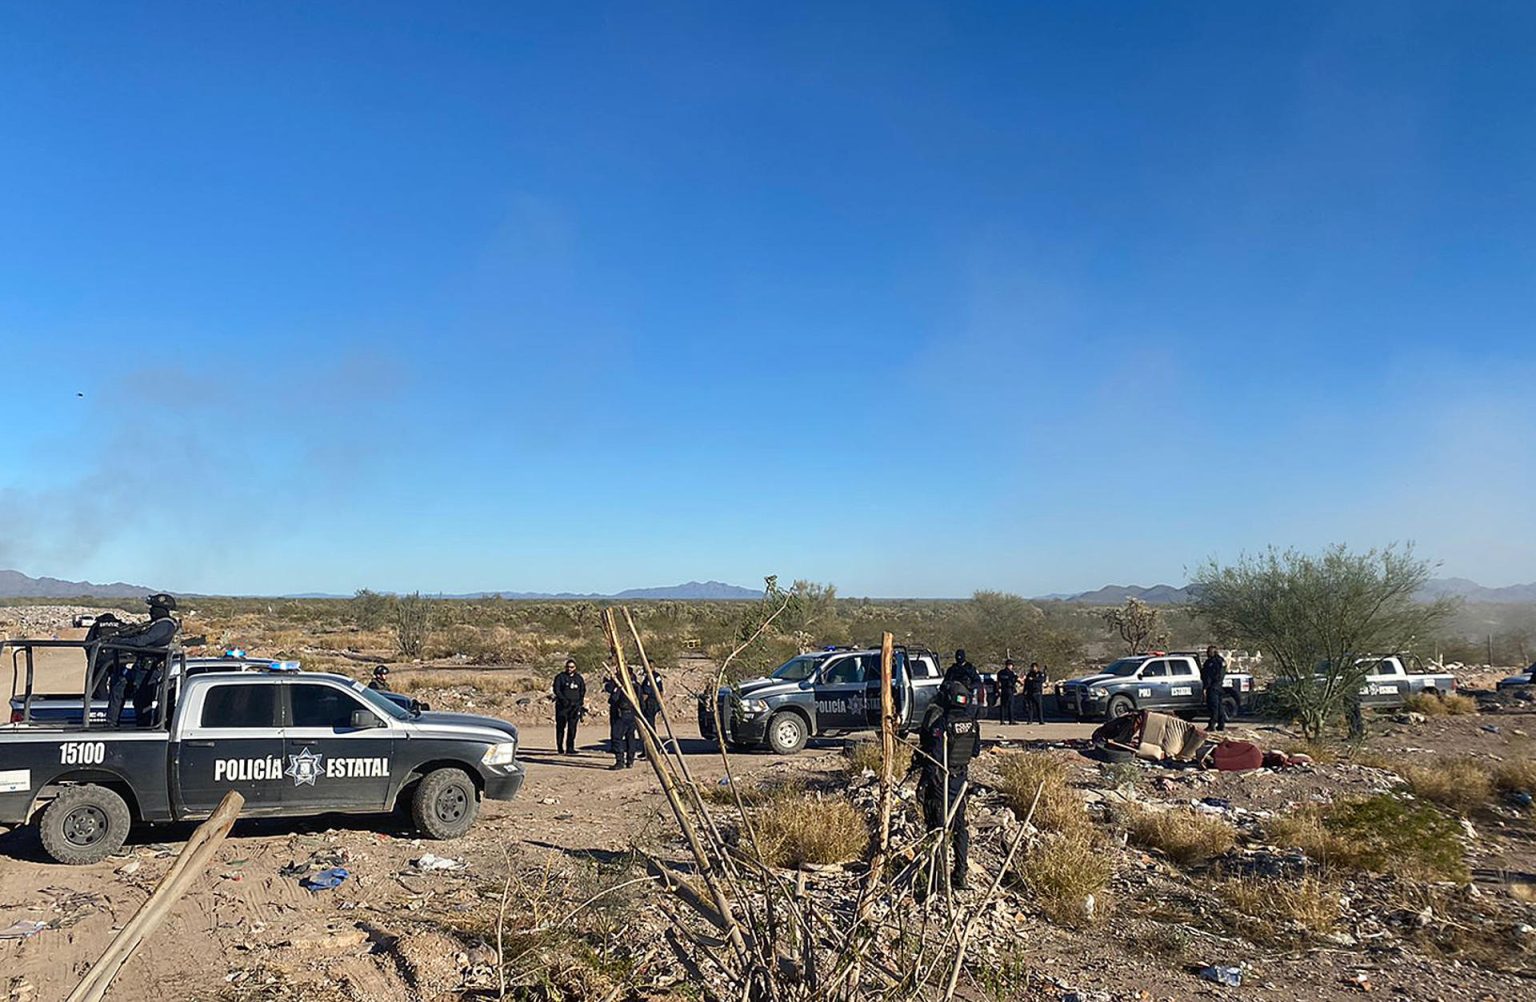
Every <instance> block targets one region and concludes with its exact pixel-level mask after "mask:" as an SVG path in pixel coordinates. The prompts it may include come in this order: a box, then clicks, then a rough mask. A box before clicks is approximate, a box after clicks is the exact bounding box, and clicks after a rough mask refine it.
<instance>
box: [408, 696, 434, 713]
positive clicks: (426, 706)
mask: <svg viewBox="0 0 1536 1002" xmlns="http://www.w3.org/2000/svg"><path fill="white" fill-rule="evenodd" d="M430 709H432V704H431V703H424V702H422V701H421V700H419V699H413V700H411V712H412V713H426V712H427V711H428V710H430Z"/></svg>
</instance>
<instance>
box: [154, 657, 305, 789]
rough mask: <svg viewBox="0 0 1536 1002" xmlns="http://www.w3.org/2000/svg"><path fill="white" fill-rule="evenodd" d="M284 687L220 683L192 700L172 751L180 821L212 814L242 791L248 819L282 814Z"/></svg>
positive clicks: (255, 681)
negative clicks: (232, 794)
mask: <svg viewBox="0 0 1536 1002" xmlns="http://www.w3.org/2000/svg"><path fill="white" fill-rule="evenodd" d="M278 699H279V691H278V686H276V685H274V684H273V683H272V682H270V681H267V680H261V679H252V680H250V681H240V680H235V679H232V680H230V681H228V682H214V683H213V684H211V685H207V686H200V687H198V688H197V689H194V690H193V692H192V693H190V694H188V696H187V705H186V707H185V709H184V710H183V711H182V718H181V722H180V723H179V724H178V725H177V731H176V732H175V733H174V734H173V735H172V737H173V741H172V743H171V747H170V761H171V767H170V777H171V789H172V790H173V791H174V792H175V798H176V808H177V815H178V816H179V817H196V816H201V815H204V814H208V813H211V812H212V811H213V809H214V808H215V807H217V806H218V803H219V801H220V800H222V799H223V798H224V794H225V793H227V792H228V791H230V790H238V791H239V792H240V795H241V796H243V797H245V805H246V806H245V808H244V813H251V814H255V813H271V812H274V811H276V810H278V809H279V807H280V804H281V800H280V797H281V793H282V788H283V732H282V730H281V723H280V717H279V705H278Z"/></svg>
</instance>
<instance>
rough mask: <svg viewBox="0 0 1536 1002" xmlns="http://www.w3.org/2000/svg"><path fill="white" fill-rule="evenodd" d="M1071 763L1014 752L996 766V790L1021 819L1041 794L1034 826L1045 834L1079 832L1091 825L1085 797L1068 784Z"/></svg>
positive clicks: (1037, 754) (1004, 756)
mask: <svg viewBox="0 0 1536 1002" xmlns="http://www.w3.org/2000/svg"><path fill="white" fill-rule="evenodd" d="M1070 768H1071V764H1070V763H1069V762H1068V761H1067V760H1066V759H1063V758H1061V757H1059V756H1056V755H1051V754H1048V753H1045V752H1013V753H1010V754H1007V755H1003V756H1001V758H1000V759H999V761H998V765H997V775H998V780H997V789H998V792H999V793H1001V794H1002V795H1003V798H1004V799H1005V800H1006V801H1007V802H1008V806H1009V807H1011V808H1013V811H1014V813H1015V814H1017V815H1018V816H1019V817H1020V818H1021V819H1022V818H1023V817H1025V816H1026V815H1027V814H1028V813H1029V807H1030V804H1032V803H1034V800H1035V791H1036V790H1039V791H1040V803H1039V805H1038V806H1037V807H1036V808H1035V816H1034V825H1035V827H1037V828H1040V829H1041V830H1043V831H1080V830H1083V829H1086V828H1089V827H1090V826H1091V822H1090V821H1089V818H1088V812H1087V811H1086V810H1085V809H1084V807H1083V798H1082V797H1081V796H1079V795H1078V793H1077V791H1076V790H1074V789H1072V787H1071V786H1069V785H1067V775H1068V773H1069V771H1070Z"/></svg>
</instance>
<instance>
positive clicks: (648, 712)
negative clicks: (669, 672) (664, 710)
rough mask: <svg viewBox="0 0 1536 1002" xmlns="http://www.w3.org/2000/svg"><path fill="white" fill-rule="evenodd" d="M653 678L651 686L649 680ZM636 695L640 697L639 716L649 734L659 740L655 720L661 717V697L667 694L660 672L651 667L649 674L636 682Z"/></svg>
mask: <svg viewBox="0 0 1536 1002" xmlns="http://www.w3.org/2000/svg"><path fill="white" fill-rule="evenodd" d="M653 676H654V677H655V679H656V685H655V686H654V687H653V686H652V685H651V678H652V677H653ZM637 681H638V687H637V691H636V694H637V695H638V696H639V697H640V715H641V716H643V717H644V718H645V723H646V726H647V727H649V728H650V729H651V733H652V734H655V735H656V740H657V741H658V742H659V741H660V740H661V734H660V732H658V731H657V730H656V718H657V717H658V716H660V715H661V697H662V696H664V695H666V693H667V683H666V680H665V679H663V678H662V677H661V672H659V671H657V670H656V669H655V667H654V666H653V667H652V668H651V671H650V674H648V675H644V676H642V677H641V678H639V679H638V680H637Z"/></svg>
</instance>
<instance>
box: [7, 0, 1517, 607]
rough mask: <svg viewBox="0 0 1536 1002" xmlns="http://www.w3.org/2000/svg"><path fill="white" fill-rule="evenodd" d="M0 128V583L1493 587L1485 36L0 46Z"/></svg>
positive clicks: (1047, 20) (956, 589)
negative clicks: (1220, 573)
mask: <svg viewBox="0 0 1536 1002" xmlns="http://www.w3.org/2000/svg"><path fill="white" fill-rule="evenodd" d="M0 95H3V97H0V227H3V234H4V237H3V239H0V357H3V358H4V359H5V361H6V364H7V370H8V374H9V376H10V378H9V379H8V380H7V385H6V391H5V394H4V398H5V406H6V408H7V412H8V415H9V419H8V420H7V422H6V429H7V431H6V433H4V434H0V566H14V567H17V568H19V569H21V570H25V571H27V572H29V573H33V574H52V575H56V576H66V577H90V578H92V579H126V580H131V581H138V582H145V583H149V584H154V585H159V586H165V587H177V588H185V589H197V590H205V591H233V592H245V593H272V592H291V591H312V590H324V591H340V592H345V591H349V590H351V589H354V588H357V587H363V586H368V587H374V588H387V589H416V588H419V589H422V590H426V591H469V590H477V589H490V588H506V589H517V590H544V589H549V590H580V591H588V590H593V591H610V590H617V589H621V588H625V587H633V586H643V585H651V584H659V583H671V582H675V581H681V580H687V579H691V578H699V579H703V578H719V579H724V580H729V581H734V582H737V583H742V584H748V585H750V584H754V583H756V582H758V581H759V580H760V579H761V577H762V575H764V574H768V573H777V574H779V575H781V576H783V577H785V578H792V577H808V578H813V579H817V580H825V581H832V582H835V583H836V584H837V585H838V586H839V588H840V589H841V590H842V591H843V592H844V593H846V594H869V595H963V594H968V593H969V592H970V591H972V590H973V589H976V588H1001V589H1006V590H1012V591H1018V592H1022V593H1026V594H1038V593H1043V592H1049V591H1070V590H1077V589H1084V588H1091V587H1096V586H1098V585H1100V584H1104V583H1106V582H1110V581H1114V582H1137V583H1144V584H1151V583H1154V582H1157V581H1168V582H1182V581H1183V580H1184V575H1185V569H1186V568H1187V567H1192V566H1194V565H1195V564H1198V563H1199V562H1201V561H1202V560H1203V559H1205V558H1206V557H1210V556H1216V557H1231V556H1235V555H1236V554H1238V553H1239V552H1241V551H1243V550H1245V549H1247V550H1251V549H1254V548H1258V547H1262V546H1265V545H1267V544H1270V543H1276V544H1281V545H1298V546H1302V547H1306V548H1317V547H1321V546H1323V545H1326V544H1328V543H1330V542H1348V543H1350V544H1352V545H1355V546H1368V545H1376V544H1382V543H1387V542H1390V541H1393V540H1403V539H1411V540H1415V541H1416V542H1417V545H1418V549H1419V551H1420V553H1421V554H1423V555H1425V556H1428V557H1431V558H1433V559H1436V560H1439V561H1442V567H1441V571H1442V573H1445V574H1460V575H1465V576H1468V577H1473V578H1476V579H1478V580H1480V581H1482V582H1483V583H1485V584H1490V585H1496V584H1505V583H1511V582H1514V581H1527V580H1532V579H1536V514H1533V513H1536V505H1532V504H1531V503H1530V498H1531V496H1532V492H1533V489H1536V447H1533V442H1536V438H1533V436H1532V430H1533V429H1532V417H1531V411H1530V408H1529V405H1528V400H1529V398H1530V396H1531V391H1532V387H1533V377H1536V336H1533V316H1536V313H1533V307H1536V281H1533V278H1536V274H1533V265H1536V226H1533V224H1536V214H1533V209H1536V128H1533V126H1536V121H1533V113H1532V111H1531V109H1532V108H1533V107H1536V8H1533V7H1532V6H1531V5H1529V4H1523V3H1502V4H1501V3H1480V4H1461V3H1439V4H1416V3H1405V2H1387V3H1345V4H1336V3H1327V4H1323V3H1287V4H1269V5H1260V4H1211V3H1188V4H1180V3H1159V4H1150V3H1145V4H1144V3H1082V4H1014V3H1007V4H967V5H954V4H899V3H879V4H803V5H802V4H792V3H774V4H731V5H721V4H708V3H697V4H676V5H674V4H634V3H621V4H612V5H585V4H560V5H544V6H543V7H542V8H540V7H536V6H533V5H513V4H501V3H488V4H474V3H458V4H447V5H444V4H440V5H426V4H399V5H396V4H382V3H352V4H344V3H329V4H303V5H300V4H291V5H273V4H264V5H253V4H233V3H205V4H144V5H133V6H131V7H130V6H128V5H104V4H86V3H69V2H65V3H58V4H7V5H5V6H4V7H0ZM80 394H83V396H82V395H80Z"/></svg>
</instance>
